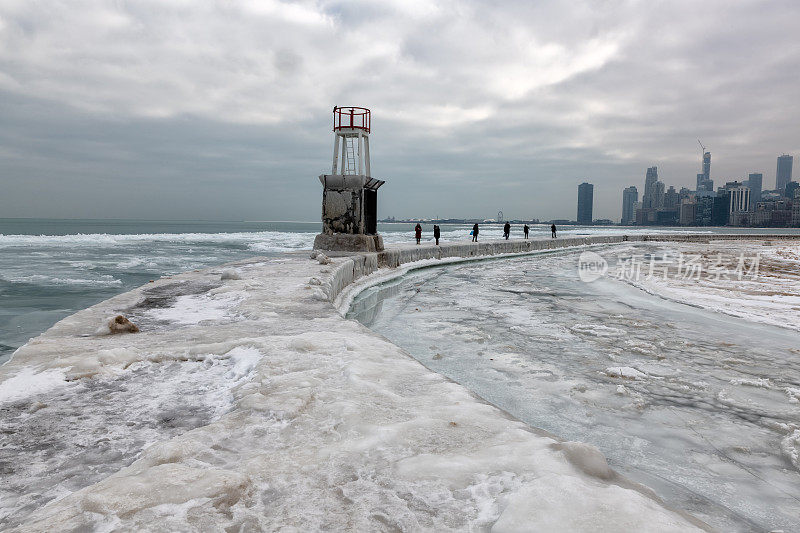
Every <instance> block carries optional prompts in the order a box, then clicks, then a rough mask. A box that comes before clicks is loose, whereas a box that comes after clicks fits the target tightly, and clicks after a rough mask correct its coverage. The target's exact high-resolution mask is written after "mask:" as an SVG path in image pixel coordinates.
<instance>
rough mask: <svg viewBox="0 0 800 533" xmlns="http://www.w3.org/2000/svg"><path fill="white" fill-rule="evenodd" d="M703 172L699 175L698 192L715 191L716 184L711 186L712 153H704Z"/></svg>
mask: <svg viewBox="0 0 800 533" xmlns="http://www.w3.org/2000/svg"><path fill="white" fill-rule="evenodd" d="M702 170H703V171H702V172H701V173H700V174H698V175H697V190H698V191H711V190H714V183H713V182H712V183H711V184H709V183H708V182H710V181H711V152H704V153H703V168H702Z"/></svg>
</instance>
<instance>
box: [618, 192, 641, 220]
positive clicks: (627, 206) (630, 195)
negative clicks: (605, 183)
mask: <svg viewBox="0 0 800 533" xmlns="http://www.w3.org/2000/svg"><path fill="white" fill-rule="evenodd" d="M638 201H639V191H638V190H636V187H634V186H633V185H631V186H630V187H628V188H626V189H624V190H623V191H622V221H621V222H622V224H625V225H631V224H633V223H634V222H635V221H636V202H638Z"/></svg>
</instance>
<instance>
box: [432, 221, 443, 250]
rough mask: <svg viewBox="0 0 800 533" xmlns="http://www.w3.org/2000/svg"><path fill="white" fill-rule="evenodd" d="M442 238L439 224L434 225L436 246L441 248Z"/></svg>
mask: <svg viewBox="0 0 800 533" xmlns="http://www.w3.org/2000/svg"><path fill="white" fill-rule="evenodd" d="M441 236H442V230H440V229H439V226H438V225H437V224H434V225H433V238H434V239H436V246H439V237H441Z"/></svg>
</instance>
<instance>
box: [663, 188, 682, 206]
mask: <svg viewBox="0 0 800 533" xmlns="http://www.w3.org/2000/svg"><path fill="white" fill-rule="evenodd" d="M680 201H681V197H680V195H679V194H678V191H676V190H675V187H673V186H672V185H670V186H669V189H667V192H665V193H664V207H667V208H673V207H678V206H679V205H680Z"/></svg>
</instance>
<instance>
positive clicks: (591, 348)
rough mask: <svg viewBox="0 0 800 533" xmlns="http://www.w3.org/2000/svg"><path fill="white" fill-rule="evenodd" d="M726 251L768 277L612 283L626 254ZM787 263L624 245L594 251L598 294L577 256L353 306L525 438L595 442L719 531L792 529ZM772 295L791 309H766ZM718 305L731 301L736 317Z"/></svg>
mask: <svg viewBox="0 0 800 533" xmlns="http://www.w3.org/2000/svg"><path fill="white" fill-rule="evenodd" d="M795 242H796V241H795ZM723 248H724V250H725V251H726V253H728V254H730V255H731V256H733V257H738V256H739V254H740V253H744V254H749V253H751V252H752V251H753V250H758V251H761V252H762V254H763V255H762V265H767V267H768V269H769V270H767V272H772V274H767V275H766V276H765V277H764V279H760V280H758V279H757V280H747V281H746V282H745V283H740V282H739V280H707V279H701V280H700V281H699V282H698V281H695V280H694V279H687V278H683V277H680V276H674V275H671V276H668V277H667V278H666V280H665V279H664V278H663V277H657V278H655V279H650V280H644V281H646V282H647V286H646V287H642V288H644V289H645V290H644V291H642V290H639V287H637V286H636V285H635V284H631V283H629V282H627V281H625V280H618V279H615V278H614V277H613V276H614V273H615V271H616V268H617V266H618V265H617V264H616V263H615V258H617V257H620V256H622V257H624V256H630V255H631V254H637V255H639V256H641V257H664V256H665V255H666V254H667V253H673V254H674V253H679V252H681V251H683V252H685V253H692V254H695V253H699V254H701V255H702V254H706V255H707V256H709V257H715V256H716V252H717V251H719V250H720V249H723ZM595 250H597V249H595ZM792 250H795V251H797V250H800V247H799V246H798V245H797V244H791V243H790V242H786V241H783V242H781V241H779V240H775V241H773V242H772V243H768V244H765V243H764V242H762V241H752V240H742V241H725V242H714V241H711V242H709V243H691V244H690V243H674V242H655V243H641V242H640V243H633V242H630V243H622V244H619V245H615V246H608V247H606V248H605V249H604V250H600V252H601V254H602V255H603V256H604V257H606V258H607V259H608V260H609V264H610V267H611V268H610V269H609V276H610V277H606V278H603V279H601V280H597V281H595V282H593V283H584V282H582V281H581V280H580V279H579V277H578V273H577V258H578V255H579V254H578V253H575V252H570V251H564V252H559V253H554V254H548V255H543V256H539V257H535V258H517V259H509V260H504V261H490V262H483V263H479V262H478V263H466V264H465V263H462V264H451V265H446V266H443V267H442V268H435V269H430V268H429V269H425V270H419V271H417V272H409V273H408V274H407V275H406V276H405V278H404V279H402V280H394V281H392V280H386V279H384V280H383V283H382V284H379V285H376V286H375V287H373V288H369V289H366V290H364V292H362V293H361V295H359V296H358V297H357V298H356V299H355V301H354V302H353V304H352V312H351V316H354V317H358V319H359V320H361V321H362V322H363V323H365V324H368V325H369V326H370V328H371V329H374V330H375V331H377V332H378V333H380V334H382V335H384V336H386V337H387V338H388V339H389V340H391V341H392V342H394V343H396V344H398V345H400V346H401V347H402V348H404V349H406V350H408V351H409V352H410V353H412V354H413V355H414V356H415V357H416V358H418V359H419V360H420V361H421V362H422V363H423V364H425V365H426V366H428V367H429V368H431V369H433V370H436V371H437V372H440V373H442V374H444V375H446V376H447V377H450V378H451V379H453V380H455V381H457V382H459V383H462V384H464V385H465V386H467V387H468V388H469V389H470V390H473V391H475V392H476V393H477V394H478V395H480V396H481V397H482V398H485V399H487V400H488V401H490V402H491V403H492V404H494V405H497V406H499V407H501V408H503V409H504V410H507V411H508V412H510V413H511V414H512V415H514V416H516V417H518V418H520V419H522V420H523V421H525V422H527V423H529V424H530V425H532V426H536V427H540V428H543V429H545V430H547V431H550V432H553V433H555V434H557V435H559V436H561V437H563V438H566V439H569V440H579V441H585V442H589V443H591V444H592V445H594V446H596V447H597V448H599V449H600V450H602V452H603V454H605V455H606V456H607V457H608V458H609V463H610V464H611V465H612V466H613V467H614V468H615V469H618V470H620V471H622V472H624V474H625V475H626V476H627V477H629V478H633V479H635V480H636V481H639V482H641V483H644V484H646V485H648V486H650V487H652V488H653V489H654V490H656V491H657V493H658V494H659V496H661V497H663V498H664V499H665V500H666V501H668V502H669V503H670V504H671V505H673V506H675V507H679V508H682V509H686V510H689V512H691V513H692V514H694V515H695V516H698V517H699V518H701V519H703V520H704V521H706V522H708V523H711V524H712V526H715V527H716V528H718V529H720V530H723V531H751V530H772V529H777V530H784V531H794V530H797V529H798V528H800V518H798V517H800V514H798V512H800V504H798V499H797V491H796V488H795V487H796V486H797V484H798V483H800V469H799V468H798V463H797V458H798V453H800V452H799V451H798V450H800V439H798V431H800V416H798V410H797V406H798V402H799V401H800V391H798V387H797V383H798V382H800V381H799V380H800V359H799V358H798V355H800V350H799V349H798V343H797V332H796V331H794V330H793V326H796V324H797V323H798V322H797V309H796V307H797V306H796V303H795V301H794V298H795V297H796V296H797V295H800V279H798V276H797V272H798V270H797V269H796V268H794V267H793V266H792V265H793V263H792V261H794V260H795V259H792V258H795V257H800V253H793V252H792ZM787 261H788V262H787ZM734 264H735V262H734ZM780 271H785V272H786V274H787V275H786V276H784V277H781V276H779V275H778V272H780ZM671 274H674V271H673V272H671ZM712 281H713V283H712ZM776 290H777V291H779V292H781V293H782V294H785V295H795V296H792V297H786V298H782V299H776V298H772V297H770V296H769V293H770V291H776ZM667 291H669V292H667ZM711 293H713V294H714V295H715V296H716V297H717V298H714V299H711V298H708V297H707V296H708V294H711ZM677 294H680V295H681V298H675V297H673V296H675V295H677ZM654 296H662V297H661V298H659V297H654ZM683 302H686V303H688V304H690V305H688V306H687V305H684V304H683ZM720 302H724V303H725V304H726V306H727V305H728V304H730V306H731V308H730V309H732V308H733V304H734V303H735V304H736V306H735V311H736V314H737V315H738V316H736V317H734V316H731V314H733V313H730V312H728V311H729V310H730V309H729V308H727V307H726V308H724V309H721V308H720V307H719V306H718V304H719V303H720ZM768 302H769V305H768ZM768 310H769V312H767V311H768ZM720 311H721V312H720ZM767 319H769V321H770V322H769V323H765V322H767ZM777 325H780V326H781V327H780V328H778V327H774V326H777Z"/></svg>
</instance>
